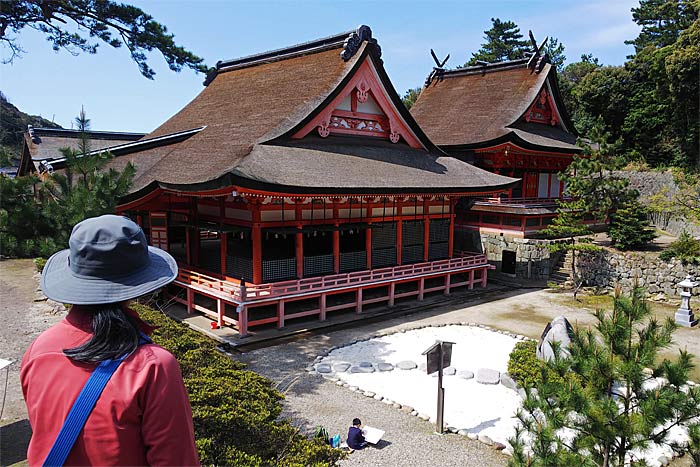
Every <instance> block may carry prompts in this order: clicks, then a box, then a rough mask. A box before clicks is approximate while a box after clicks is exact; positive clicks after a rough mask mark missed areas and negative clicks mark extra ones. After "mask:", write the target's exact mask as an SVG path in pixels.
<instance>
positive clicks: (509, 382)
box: [501, 373, 518, 391]
mask: <svg viewBox="0 0 700 467" xmlns="http://www.w3.org/2000/svg"><path fill="white" fill-rule="evenodd" d="M501 384H502V385H503V386H505V387H507V388H508V389H512V390H514V391H517V389H518V384H517V383H516V382H515V381H513V378H511V377H510V376H508V375H507V374H506V373H503V374H502V375H501Z"/></svg>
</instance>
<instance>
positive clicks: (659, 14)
mask: <svg viewBox="0 0 700 467" xmlns="http://www.w3.org/2000/svg"><path fill="white" fill-rule="evenodd" d="M698 8H699V7H698V3H697V0H640V1H639V7H638V8H632V19H633V20H634V22H635V23H637V24H638V25H639V26H641V27H642V30H641V32H640V33H639V36H637V38H636V39H634V40H631V41H625V43H626V44H631V45H634V48H635V51H636V52H637V53H639V51H640V50H642V49H644V48H645V47H648V46H653V47H658V48H661V47H665V46H667V45H671V44H673V43H674V42H676V39H678V36H679V35H680V33H681V31H683V30H684V29H687V28H688V27H690V25H691V24H693V22H694V21H697V20H698Z"/></svg>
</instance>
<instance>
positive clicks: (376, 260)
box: [372, 247, 396, 269]
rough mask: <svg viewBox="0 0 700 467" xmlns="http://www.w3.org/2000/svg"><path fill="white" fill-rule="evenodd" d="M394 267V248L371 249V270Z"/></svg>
mask: <svg viewBox="0 0 700 467" xmlns="http://www.w3.org/2000/svg"><path fill="white" fill-rule="evenodd" d="M389 266H396V247H393V248H376V249H372V269H378V268H386V267H389Z"/></svg>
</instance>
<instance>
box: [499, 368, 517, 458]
mask: <svg viewBox="0 0 700 467" xmlns="http://www.w3.org/2000/svg"><path fill="white" fill-rule="evenodd" d="M501 384H502V385H503V386H505V387H507V388H508V389H512V390H513V391H517V390H518V384H517V383H516V382H515V381H513V378H511V377H510V376H508V375H507V374H506V373H503V374H502V375H501ZM504 447H505V446H504Z"/></svg>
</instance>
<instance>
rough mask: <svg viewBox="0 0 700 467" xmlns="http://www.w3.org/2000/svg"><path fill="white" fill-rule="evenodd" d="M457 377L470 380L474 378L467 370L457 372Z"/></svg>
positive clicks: (472, 373) (471, 372)
mask: <svg viewBox="0 0 700 467" xmlns="http://www.w3.org/2000/svg"><path fill="white" fill-rule="evenodd" d="M457 376H458V377H460V378H464V379H472V378H473V377H474V372H473V371H469V370H459V371H458V372H457Z"/></svg>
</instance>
